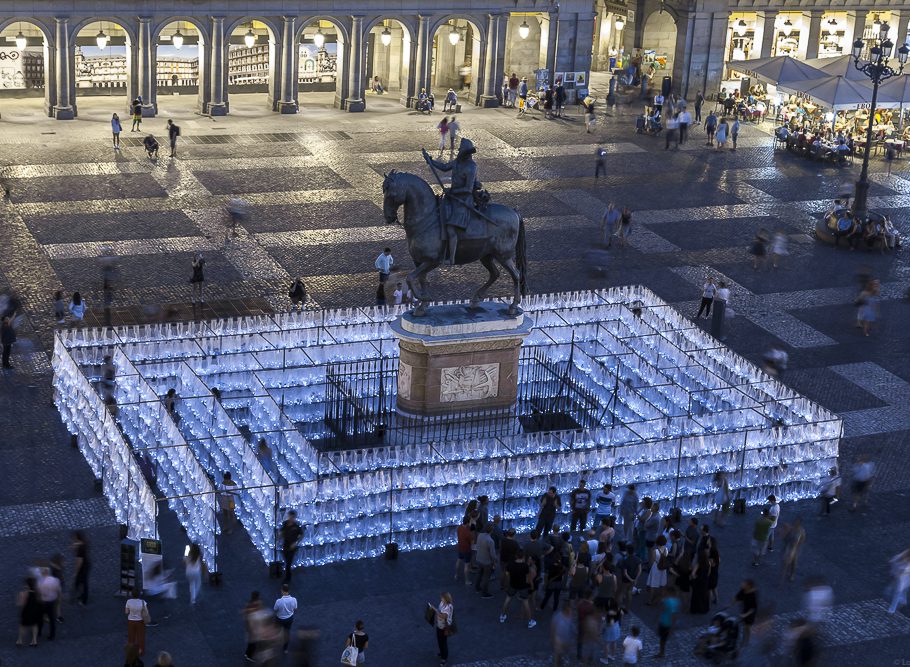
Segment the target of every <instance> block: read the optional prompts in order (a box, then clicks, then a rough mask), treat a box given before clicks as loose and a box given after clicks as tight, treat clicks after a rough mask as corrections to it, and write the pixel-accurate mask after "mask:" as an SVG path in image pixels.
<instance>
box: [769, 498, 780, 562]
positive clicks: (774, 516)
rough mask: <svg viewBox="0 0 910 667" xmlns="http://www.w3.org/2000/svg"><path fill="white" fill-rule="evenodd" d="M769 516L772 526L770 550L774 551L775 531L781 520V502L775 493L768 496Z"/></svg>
mask: <svg viewBox="0 0 910 667" xmlns="http://www.w3.org/2000/svg"><path fill="white" fill-rule="evenodd" d="M768 502H769V503H770V505H768V516H769V517H770V518H771V528H770V529H769V530H768V551H774V531H775V530H776V529H777V522H778V521H779V520H780V503H779V502H777V496H775V495H774V494H773V493H772V494H771V495H770V496H768Z"/></svg>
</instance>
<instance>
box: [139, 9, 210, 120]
mask: <svg viewBox="0 0 910 667" xmlns="http://www.w3.org/2000/svg"><path fill="white" fill-rule="evenodd" d="M174 23H188V24H190V25H191V26H192V27H193V29H194V30H196V33H197V34H198V35H199V45H198V48H197V54H198V80H197V86H198V90H197V93H196V95H197V100H198V107H199V111H200V112H201V113H205V109H206V104H207V101H208V98H209V87H210V85H211V72H210V71H209V67H208V64H209V62H208V50H207V47H208V45H209V44H211V41H210V40H211V31H210V26H208V25H206V23H205V21H202V20H200V19H199V18H197V17H195V16H188V15H175V16H167V17H165V18H162V19H161V20H159V21H157V23H156V24H155V25H154V26H153V27H152V29H151V40H152V44H153V45H154V49H155V58H154V59H153V65H152V72H151V77H152V82H153V84H152V85H153V90H154V95H155V100H154V102H155V104H156V106H157V101H158V99H157V98H158V47H159V46H160V45H161V44H160V40H161V33H162V32H163V31H164V29H165V28H167V27H168V26H170V25H172V24H174Z"/></svg>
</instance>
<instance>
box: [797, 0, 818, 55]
mask: <svg viewBox="0 0 910 667" xmlns="http://www.w3.org/2000/svg"><path fill="white" fill-rule="evenodd" d="M822 14H824V12H823V11H822V10H820V9H813V10H811V11H808V12H803V29H802V30H801V31H800V34H799V51H798V54H799V55H800V56H801V57H803V58H806V59H808V58H818V40H819V38H820V37H821V34H822Z"/></svg>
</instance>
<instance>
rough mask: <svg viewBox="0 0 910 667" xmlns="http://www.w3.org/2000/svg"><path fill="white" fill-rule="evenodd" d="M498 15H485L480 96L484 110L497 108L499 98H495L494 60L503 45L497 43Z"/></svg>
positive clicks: (502, 49) (499, 18)
mask: <svg viewBox="0 0 910 667" xmlns="http://www.w3.org/2000/svg"><path fill="white" fill-rule="evenodd" d="M500 20H501V17H500V16H499V15H498V14H488V15H487V43H486V44H485V45H484V58H483V91H482V93H481V95H480V106H482V107H484V108H488V107H498V106H499V98H498V97H497V96H496V59H497V58H498V57H499V52H500V51H504V48H503V47H504V46H505V45H504V44H503V45H500V43H499V21H500Z"/></svg>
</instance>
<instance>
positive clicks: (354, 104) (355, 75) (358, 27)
mask: <svg viewBox="0 0 910 667" xmlns="http://www.w3.org/2000/svg"><path fill="white" fill-rule="evenodd" d="M362 33H363V17H362V16H352V17H351V46H350V51H349V53H348V71H347V75H348V97H347V99H346V100H345V101H344V108H345V109H346V110H347V111H351V112H356V111H363V110H365V109H366V102H365V101H364V99H363V52H364V44H363V34H362Z"/></svg>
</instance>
